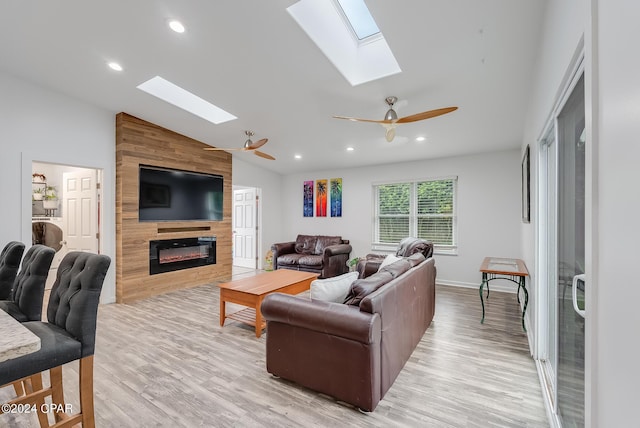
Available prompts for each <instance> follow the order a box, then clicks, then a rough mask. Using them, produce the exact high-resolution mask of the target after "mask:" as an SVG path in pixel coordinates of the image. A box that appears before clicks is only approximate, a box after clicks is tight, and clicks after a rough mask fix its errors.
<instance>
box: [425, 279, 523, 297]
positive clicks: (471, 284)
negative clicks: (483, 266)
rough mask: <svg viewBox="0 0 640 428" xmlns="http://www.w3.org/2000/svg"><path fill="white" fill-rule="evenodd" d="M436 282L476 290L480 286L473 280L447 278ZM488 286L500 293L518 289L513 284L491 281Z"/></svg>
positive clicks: (513, 292) (512, 292)
mask: <svg viewBox="0 0 640 428" xmlns="http://www.w3.org/2000/svg"><path fill="white" fill-rule="evenodd" d="M436 284H438V285H448V286H451V287H462V288H475V289H476V290H478V289H479V287H480V283H479V282H478V283H475V282H460V281H449V280H447V279H437V280H436ZM489 287H490V290H491V291H499V292H501V293H511V294H515V293H516V291H517V290H518V287H517V286H516V285H515V284H514V285H511V284H501V283H498V282H491V283H489Z"/></svg>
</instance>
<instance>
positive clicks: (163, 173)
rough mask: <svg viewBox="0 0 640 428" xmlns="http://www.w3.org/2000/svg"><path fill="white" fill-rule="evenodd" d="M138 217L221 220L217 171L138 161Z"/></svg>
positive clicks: (221, 180)
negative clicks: (208, 171) (165, 166)
mask: <svg viewBox="0 0 640 428" xmlns="http://www.w3.org/2000/svg"><path fill="white" fill-rule="evenodd" d="M139 184H140V195H139V199H138V201H139V204H138V219H139V220H140V221H191V220H205V221H221V220H222V200H223V186H222V184H223V179H222V176H221V175H215V174H202V173H198V172H192V171H182V170H177V169H168V168H160V167H155V166H148V165H140V182H139Z"/></svg>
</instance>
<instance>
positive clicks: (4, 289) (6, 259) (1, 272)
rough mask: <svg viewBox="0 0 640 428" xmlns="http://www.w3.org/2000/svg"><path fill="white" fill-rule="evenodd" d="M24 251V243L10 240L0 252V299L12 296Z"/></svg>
mask: <svg viewBox="0 0 640 428" xmlns="http://www.w3.org/2000/svg"><path fill="white" fill-rule="evenodd" d="M23 253H24V244H23V243H22V242H18V241H11V242H9V243H8V244H7V245H5V246H4V248H3V249H2V253H0V300H6V299H8V298H9V297H10V296H11V290H12V289H13V282H14V281H15V280H16V275H17V274H18V269H19V268H20V260H22V254H23Z"/></svg>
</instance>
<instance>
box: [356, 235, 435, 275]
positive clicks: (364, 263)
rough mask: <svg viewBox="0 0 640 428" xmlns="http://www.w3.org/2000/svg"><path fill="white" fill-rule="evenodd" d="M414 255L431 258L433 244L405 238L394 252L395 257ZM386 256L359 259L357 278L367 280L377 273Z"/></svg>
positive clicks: (419, 239)
mask: <svg viewBox="0 0 640 428" xmlns="http://www.w3.org/2000/svg"><path fill="white" fill-rule="evenodd" d="M415 253H422V255H423V256H424V257H425V258H429V257H432V256H433V242H431V241H427V240H425V239H421V238H413V237H407V238H404V239H403V240H402V241H400V244H398V249H397V250H396V253H395V255H396V257H409V256H410V255H412V254H415ZM386 256H387V255H386V254H373V253H372V254H367V255H366V257H363V258H361V259H360V260H359V261H358V264H357V265H356V270H357V271H358V273H359V276H358V278H367V277H368V276H371V275H373V274H374V273H376V272H378V269H379V268H380V264H381V263H382V261H383V260H384V259H385V257H386Z"/></svg>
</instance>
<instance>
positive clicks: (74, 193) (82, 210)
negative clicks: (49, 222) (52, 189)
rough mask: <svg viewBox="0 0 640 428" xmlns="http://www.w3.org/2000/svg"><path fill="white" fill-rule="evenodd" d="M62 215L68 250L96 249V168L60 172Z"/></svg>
mask: <svg viewBox="0 0 640 428" xmlns="http://www.w3.org/2000/svg"><path fill="white" fill-rule="evenodd" d="M62 180H63V196H62V203H63V209H62V210H63V216H64V221H65V226H66V231H67V235H66V241H67V247H68V249H69V251H90V252H93V253H97V252H98V248H99V245H98V186H97V171H96V170H95V169H84V170H81V171H75V172H65V173H64V174H62Z"/></svg>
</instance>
